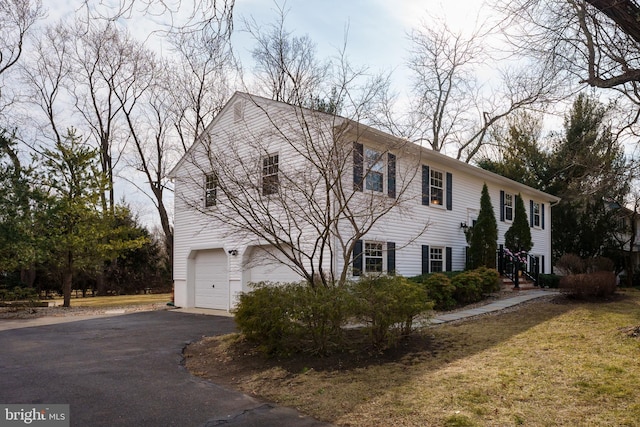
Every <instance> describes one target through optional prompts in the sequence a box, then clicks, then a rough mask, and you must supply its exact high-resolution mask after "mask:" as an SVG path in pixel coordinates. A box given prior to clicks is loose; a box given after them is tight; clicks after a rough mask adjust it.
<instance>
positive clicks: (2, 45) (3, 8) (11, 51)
mask: <svg viewBox="0 0 640 427" xmlns="http://www.w3.org/2000/svg"><path fill="white" fill-rule="evenodd" d="M42 16H43V10H42V4H41V2H40V1H39V0H33V1H32V0H5V1H2V2H0V113H1V112H2V111H3V110H4V109H5V108H6V107H7V106H8V105H9V104H11V103H12V102H13V101H14V99H13V98H14V96H16V94H13V93H8V92H7V88H6V87H5V78H6V76H7V74H8V73H7V72H8V71H9V70H10V69H11V68H13V67H14V66H15V65H16V64H17V63H18V61H19V59H20V57H21V56H22V54H23V52H24V47H25V43H26V41H27V35H28V33H29V32H30V31H31V29H32V27H33V26H34V24H35V23H36V22H37V21H38V20H39V19H40V18H42ZM9 92H13V91H11V90H10V91H9Z"/></svg>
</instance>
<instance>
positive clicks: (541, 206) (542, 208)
mask: <svg viewBox="0 0 640 427" xmlns="http://www.w3.org/2000/svg"><path fill="white" fill-rule="evenodd" d="M540 209H541V210H542V213H541V216H542V219H541V221H542V224H541V225H542V229H543V230H544V203H542V204H541V205H540Z"/></svg>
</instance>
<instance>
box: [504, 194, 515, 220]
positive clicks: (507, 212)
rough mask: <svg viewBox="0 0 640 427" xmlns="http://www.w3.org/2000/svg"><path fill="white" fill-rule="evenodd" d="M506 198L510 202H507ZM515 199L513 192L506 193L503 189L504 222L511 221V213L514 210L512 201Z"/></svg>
mask: <svg viewBox="0 0 640 427" xmlns="http://www.w3.org/2000/svg"><path fill="white" fill-rule="evenodd" d="M507 200H509V201H510V203H507ZM515 200H516V196H514V195H513V193H507V192H506V191H505V193H504V220H505V221H506V222H513V213H514V212H515V211H514V207H515V206H514V201H515Z"/></svg>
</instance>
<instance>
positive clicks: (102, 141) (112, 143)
mask: <svg viewBox="0 0 640 427" xmlns="http://www.w3.org/2000/svg"><path fill="white" fill-rule="evenodd" d="M72 31H73V33H74V39H75V46H74V47H75V51H74V57H73V63H74V74H73V78H72V79H71V82H70V88H71V90H72V92H73V97H74V102H75V107H76V111H77V113H78V114H79V115H80V117H82V119H83V122H84V125H86V126H87V127H88V129H90V131H91V138H92V139H93V140H94V141H95V145H96V147H97V148H98V150H99V153H100V165H101V168H102V172H103V173H104V174H105V176H106V177H107V180H108V185H107V188H106V194H103V195H102V206H103V209H104V210H105V211H106V210H109V211H110V212H112V213H113V210H114V206H115V195H114V173H115V169H116V167H117V164H118V161H119V160H120V158H121V156H122V154H123V152H124V148H125V147H124V145H125V143H126V141H127V139H128V136H127V135H126V133H124V132H123V131H122V130H123V126H122V124H123V120H122V119H121V118H120V117H119V114H120V112H121V109H122V107H121V105H120V104H119V102H118V99H117V97H116V89H117V88H118V86H119V85H120V84H123V79H124V81H126V76H122V74H123V73H125V72H126V71H127V70H128V67H127V64H128V63H129V62H130V61H131V58H130V57H131V56H132V55H134V51H133V49H132V48H131V46H132V45H133V42H132V40H131V39H130V37H129V35H128V33H127V32H125V31H123V30H122V29H121V28H118V27H117V26H116V24H115V23H112V22H106V23H103V22H91V23H89V25H85V24H83V23H82V22H80V21H76V25H75V27H74V28H73V30H72Z"/></svg>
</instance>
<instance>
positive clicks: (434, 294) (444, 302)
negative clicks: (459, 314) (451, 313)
mask: <svg viewBox="0 0 640 427" xmlns="http://www.w3.org/2000/svg"><path fill="white" fill-rule="evenodd" d="M421 277H422V281H421V283H422V286H423V287H424V288H425V290H426V292H427V296H428V297H429V299H430V300H431V301H433V308H435V309H436V310H449V309H451V308H453V307H455V306H456V300H455V299H454V298H453V294H454V293H455V291H456V287H455V286H453V284H452V283H451V280H450V279H449V278H448V277H447V276H445V275H444V274H442V273H433V274H428V275H425V276H421Z"/></svg>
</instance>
